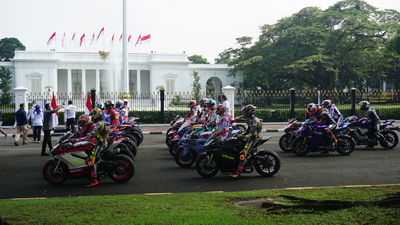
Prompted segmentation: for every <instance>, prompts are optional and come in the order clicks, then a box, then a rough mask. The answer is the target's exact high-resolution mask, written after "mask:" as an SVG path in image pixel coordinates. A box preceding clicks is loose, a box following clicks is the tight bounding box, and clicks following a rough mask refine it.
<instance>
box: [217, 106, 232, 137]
mask: <svg viewBox="0 0 400 225" xmlns="http://www.w3.org/2000/svg"><path fill="white" fill-rule="evenodd" d="M225 112H226V109H225V106H223V105H222V104H219V105H218V106H217V110H216V114H217V115H218V123H217V126H218V130H217V132H219V133H221V134H222V135H221V138H222V139H223V138H225V136H226V134H227V133H228V132H229V130H230V128H231V120H230V119H229V117H228V116H227V115H226V114H225Z"/></svg>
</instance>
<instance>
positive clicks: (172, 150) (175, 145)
mask: <svg viewBox="0 0 400 225" xmlns="http://www.w3.org/2000/svg"><path fill="white" fill-rule="evenodd" d="M178 148H179V141H174V142H172V143H171V145H170V146H169V148H168V151H169V154H170V155H171V156H175V152H176V150H177V149H178Z"/></svg>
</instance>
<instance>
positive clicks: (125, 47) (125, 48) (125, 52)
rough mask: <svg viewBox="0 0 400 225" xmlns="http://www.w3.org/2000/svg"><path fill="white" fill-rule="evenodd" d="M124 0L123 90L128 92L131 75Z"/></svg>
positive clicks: (124, 0)
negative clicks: (129, 72) (129, 71)
mask: <svg viewBox="0 0 400 225" xmlns="http://www.w3.org/2000/svg"><path fill="white" fill-rule="evenodd" d="M122 1H123V6H122V10H123V13H122V14H123V16H122V25H123V26H122V27H123V29H122V33H123V34H122V43H123V44H122V54H123V79H124V80H125V82H123V83H124V87H123V91H125V92H128V91H129V76H128V39H127V36H126V35H127V32H126V31H127V30H126V26H127V24H126V23H127V21H126V16H127V14H126V0H122Z"/></svg>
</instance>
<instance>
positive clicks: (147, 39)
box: [135, 34, 151, 46]
mask: <svg viewBox="0 0 400 225" xmlns="http://www.w3.org/2000/svg"><path fill="white" fill-rule="evenodd" d="M150 37H151V36H150V34H148V35H145V36H143V37H142V36H141V35H139V37H138V40H137V41H136V43H135V46H137V45H141V44H146V43H150Z"/></svg>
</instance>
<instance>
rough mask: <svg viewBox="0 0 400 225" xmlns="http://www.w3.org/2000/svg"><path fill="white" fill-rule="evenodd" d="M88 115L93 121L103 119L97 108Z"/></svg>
mask: <svg viewBox="0 0 400 225" xmlns="http://www.w3.org/2000/svg"><path fill="white" fill-rule="evenodd" d="M89 115H90V116H91V117H92V119H93V120H101V119H103V112H102V111H101V110H100V109H98V108H94V109H93V110H92V111H91V112H90V114H89Z"/></svg>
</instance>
